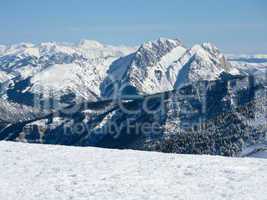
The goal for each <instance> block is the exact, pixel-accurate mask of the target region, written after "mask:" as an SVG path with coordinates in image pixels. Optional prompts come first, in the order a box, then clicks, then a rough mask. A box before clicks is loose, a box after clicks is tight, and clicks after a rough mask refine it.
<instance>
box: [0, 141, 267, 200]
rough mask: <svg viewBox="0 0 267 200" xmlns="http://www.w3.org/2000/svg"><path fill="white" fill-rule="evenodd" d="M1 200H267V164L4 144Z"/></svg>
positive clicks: (0, 163)
mask: <svg viewBox="0 0 267 200" xmlns="http://www.w3.org/2000/svg"><path fill="white" fill-rule="evenodd" d="M0 154H1V156H0V199H5V200H17V199H18V200H39V199H40V200H46V199H49V200H55V199H57V200H60V199H64V200H65V199H75V200H77V199H78V200H80V199H85V200H88V199H96V200H101V199H109V200H112V199H114V200H115V199H116V200H117V199H123V200H124V199H153V200H154V199H164V200H167V199H175V200H178V199H197V200H199V199H211V200H214V199H235V200H236V199H246V200H248V199H253V200H254V199H257V200H261V199H263V200H264V199H267V190H266V188H267V160H266V159H256V158H224V157H213V156H195V155H175V154H162V153H151V152H139V151H130V150H125V151H119V150H109V149H98V148H80V147H64V146H48V145H34V144H21V143H12V142H0Z"/></svg>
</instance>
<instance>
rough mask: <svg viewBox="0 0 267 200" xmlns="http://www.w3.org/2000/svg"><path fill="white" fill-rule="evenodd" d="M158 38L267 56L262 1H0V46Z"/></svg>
mask: <svg viewBox="0 0 267 200" xmlns="http://www.w3.org/2000/svg"><path fill="white" fill-rule="evenodd" d="M158 37H170V38H179V39H180V40H182V41H183V42H184V44H185V45H186V46H188V47H190V46H191V45H192V44H194V43H201V42H205V41H210V42H213V43H215V44H216V45H217V46H218V47H219V48H220V49H222V50H223V51H224V52H226V53H267V1H266V0H0V43H1V44H11V43H18V42H33V43H39V42H42V41H59V42H62V41H66V42H78V41H79V40H80V39H93V40H98V41H101V42H104V43H108V44H126V45H138V44H140V43H142V42H144V41H147V40H154V39H157V38H158Z"/></svg>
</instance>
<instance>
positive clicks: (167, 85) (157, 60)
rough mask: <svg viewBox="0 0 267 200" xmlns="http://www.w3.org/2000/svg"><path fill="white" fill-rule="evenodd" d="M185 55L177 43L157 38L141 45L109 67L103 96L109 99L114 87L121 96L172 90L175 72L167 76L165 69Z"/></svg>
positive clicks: (180, 44) (167, 71)
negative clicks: (123, 94) (122, 94)
mask: <svg viewBox="0 0 267 200" xmlns="http://www.w3.org/2000/svg"><path fill="white" fill-rule="evenodd" d="M185 52H186V48H185V47H184V46H183V45H182V43H181V42H180V41H179V40H171V39H165V38H160V39H159V40H157V41H153V42H146V43H144V44H143V45H141V46H140V48H139V49H138V50H137V51H136V52H134V53H133V54H130V55H128V56H125V57H123V58H120V59H119V60H117V61H115V62H114V63H113V64H112V65H111V67H110V69H109V71H108V78H107V79H106V80H105V82H104V83H103V86H102V87H103V95H104V96H109V95H111V94H112V90H115V89H114V87H117V89H118V90H119V92H121V93H141V94H153V93H158V92H163V91H168V90H172V89H173V83H174V82H175V77H176V74H177V73H178V71H177V70H176V69H174V70H173V71H172V73H171V74H170V73H169V71H170V69H169V67H170V65H171V64H172V63H173V62H175V61H176V60H178V59H179V58H180V57H181V56H182V55H183V54H184V53H185ZM168 73H169V74H168ZM116 93H118V91H116Z"/></svg>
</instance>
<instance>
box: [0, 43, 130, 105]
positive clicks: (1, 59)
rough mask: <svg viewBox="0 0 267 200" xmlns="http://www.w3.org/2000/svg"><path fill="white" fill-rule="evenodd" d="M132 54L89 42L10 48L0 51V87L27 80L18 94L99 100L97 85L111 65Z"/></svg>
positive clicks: (127, 49)
mask: <svg viewBox="0 0 267 200" xmlns="http://www.w3.org/2000/svg"><path fill="white" fill-rule="evenodd" d="M134 50H135V48H130V47H125V46H118V47H113V46H110V45H104V44H101V43H99V42H96V41H90V40H83V41H81V42H80V43H79V44H77V45H74V44H61V43H55V42H50V43H41V44H38V45H34V44H18V45H11V46H8V47H5V48H2V51H1V54H0V81H1V82H2V85H10V84H11V85H16V84H19V83H20V81H23V80H25V79H27V78H29V81H28V85H25V87H24V89H23V91H21V92H22V93H27V92H28V93H33V94H41V95H44V96H48V95H51V94H52V95H53V96H54V97H58V98H60V97H61V96H63V95H68V94H74V96H77V97H79V98H82V99H86V100H91V101H95V100H97V99H98V98H99V97H100V84H101V82H102V81H103V80H104V78H105V77H106V71H107V70H108V67H109V66H110V65H111V63H112V62H113V61H114V60H116V59H118V58H119V57H121V56H124V55H126V54H129V53H131V52H133V51H134ZM14 77H16V82H15V81H14V80H12V79H13V78H14ZM1 82H0V84H1ZM22 95H23V94H22Z"/></svg>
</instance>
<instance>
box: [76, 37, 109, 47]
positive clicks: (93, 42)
mask: <svg viewBox="0 0 267 200" xmlns="http://www.w3.org/2000/svg"><path fill="white" fill-rule="evenodd" d="M78 46H79V47H82V48H86V49H100V48H103V47H104V46H105V45H103V44H101V43H100V42H98V41H96V40H85V39H84V40H81V41H80V43H79V45H78Z"/></svg>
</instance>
